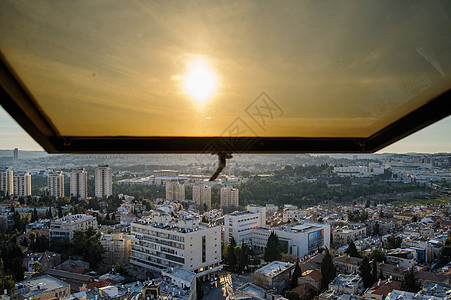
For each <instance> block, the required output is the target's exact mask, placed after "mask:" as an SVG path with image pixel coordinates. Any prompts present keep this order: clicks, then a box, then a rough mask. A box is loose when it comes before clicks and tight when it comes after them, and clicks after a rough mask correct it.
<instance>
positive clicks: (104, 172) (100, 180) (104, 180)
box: [95, 165, 113, 198]
mask: <svg viewBox="0 0 451 300" xmlns="http://www.w3.org/2000/svg"><path fill="white" fill-rule="evenodd" d="M95 194H96V197H97V198H103V197H109V196H111V195H113V170H112V169H111V168H110V167H109V166H107V165H105V166H98V167H97V168H96V171H95Z"/></svg>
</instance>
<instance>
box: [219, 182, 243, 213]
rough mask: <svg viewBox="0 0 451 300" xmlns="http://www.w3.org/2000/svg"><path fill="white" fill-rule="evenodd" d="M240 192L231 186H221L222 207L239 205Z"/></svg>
mask: <svg viewBox="0 0 451 300" xmlns="http://www.w3.org/2000/svg"><path fill="white" fill-rule="evenodd" d="M239 196H240V192H239V190H238V189H237V188H234V187H232V186H223V187H221V191H220V202H221V203H220V205H221V208H222V207H228V208H230V207H238V206H239V205H240V197H239Z"/></svg>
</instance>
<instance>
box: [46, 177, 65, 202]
mask: <svg viewBox="0 0 451 300" xmlns="http://www.w3.org/2000/svg"><path fill="white" fill-rule="evenodd" d="M47 187H48V191H49V195H50V196H53V197H55V198H58V197H64V175H63V172H61V171H59V172H52V173H50V174H49V176H48V177H47Z"/></svg>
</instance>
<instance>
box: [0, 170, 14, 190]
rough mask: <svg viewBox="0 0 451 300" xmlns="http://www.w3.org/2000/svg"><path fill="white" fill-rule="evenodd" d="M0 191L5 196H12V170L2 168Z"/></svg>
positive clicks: (0, 172) (0, 171)
mask: <svg viewBox="0 0 451 300" xmlns="http://www.w3.org/2000/svg"><path fill="white" fill-rule="evenodd" d="M0 191H2V192H4V193H5V195H12V194H13V193H14V191H13V170H12V169H11V168H2V169H1V170H0Z"/></svg>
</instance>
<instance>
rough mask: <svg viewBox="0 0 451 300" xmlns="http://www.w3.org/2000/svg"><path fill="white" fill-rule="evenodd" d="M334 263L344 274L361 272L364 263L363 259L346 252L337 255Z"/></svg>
mask: <svg viewBox="0 0 451 300" xmlns="http://www.w3.org/2000/svg"><path fill="white" fill-rule="evenodd" d="M334 263H335V266H336V268H337V271H338V272H340V273H343V274H353V273H354V274H356V273H358V272H359V266H360V264H361V263H362V259H361V258H357V257H352V256H349V255H347V254H345V255H342V256H338V257H335V258H334Z"/></svg>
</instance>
